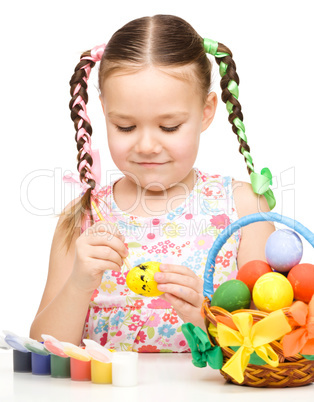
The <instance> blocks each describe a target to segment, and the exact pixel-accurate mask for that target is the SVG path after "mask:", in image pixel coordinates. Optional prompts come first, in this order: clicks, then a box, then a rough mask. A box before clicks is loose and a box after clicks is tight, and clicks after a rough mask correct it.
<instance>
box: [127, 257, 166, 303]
mask: <svg viewBox="0 0 314 402" xmlns="http://www.w3.org/2000/svg"><path fill="white" fill-rule="evenodd" d="M160 264H161V263H160V262H156V261H148V262H144V263H143V264H140V265H137V266H136V267H134V268H132V269H130V271H129V273H128V274H127V277H126V284H127V285H128V287H129V289H131V290H132V291H133V292H134V293H137V294H139V295H142V296H148V297H154V296H160V295H161V294H163V293H164V292H161V291H160V290H158V289H157V282H156V281H155V279H154V275H155V273H156V272H160V269H159V265H160Z"/></svg>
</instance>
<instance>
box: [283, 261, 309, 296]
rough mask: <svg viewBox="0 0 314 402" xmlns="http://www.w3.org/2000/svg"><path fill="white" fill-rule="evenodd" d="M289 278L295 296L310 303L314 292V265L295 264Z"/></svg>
mask: <svg viewBox="0 0 314 402" xmlns="http://www.w3.org/2000/svg"><path fill="white" fill-rule="evenodd" d="M287 279H288V280H289V282H290V283H291V285H292V287H293V292H294V298H295V299H296V300H301V301H303V302H305V303H309V302H310V300H311V298H312V296H313V294H314V265H313V264H298V265H295V266H294V267H293V268H292V269H291V270H290V272H289V274H288V277H287Z"/></svg>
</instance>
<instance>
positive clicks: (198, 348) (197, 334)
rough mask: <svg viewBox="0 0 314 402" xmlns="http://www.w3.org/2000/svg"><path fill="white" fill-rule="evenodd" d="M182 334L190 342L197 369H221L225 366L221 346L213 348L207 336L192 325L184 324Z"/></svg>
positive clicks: (193, 361)
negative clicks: (208, 367)
mask: <svg viewBox="0 0 314 402" xmlns="http://www.w3.org/2000/svg"><path fill="white" fill-rule="evenodd" d="M182 332H183V334H184V336H185V338H186V340H187V341H188V344H189V346H190V349H191V353H192V357H193V360H192V363H193V364H194V366H196V367H206V365H207V363H208V365H209V366H210V367H211V368H213V369H221V367H222V365H223V355H222V351H221V348H220V347H219V346H212V345H211V344H210V342H209V339H208V336H207V334H206V333H205V332H204V331H203V330H202V329H201V328H200V327H195V326H194V325H193V324H192V323H190V322H187V323H185V324H182Z"/></svg>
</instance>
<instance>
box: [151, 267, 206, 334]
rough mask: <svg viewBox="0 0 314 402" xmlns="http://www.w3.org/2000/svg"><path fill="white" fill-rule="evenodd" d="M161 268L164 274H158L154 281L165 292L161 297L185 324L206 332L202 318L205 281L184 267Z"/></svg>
mask: <svg viewBox="0 0 314 402" xmlns="http://www.w3.org/2000/svg"><path fill="white" fill-rule="evenodd" d="M159 268H160V271H162V272H161V273H160V272H157V273H156V274H155V275H154V279H155V281H156V282H158V286H157V287H158V289H159V290H160V291H162V292H165V293H164V294H162V295H161V296H159V297H160V298H162V299H164V300H166V301H167V302H169V303H170V304H171V305H172V307H173V308H174V309H175V310H176V312H177V314H178V316H179V317H180V318H181V319H182V320H183V321H184V322H191V323H192V324H194V325H195V326H199V327H201V328H202V329H204V330H205V331H206V329H205V324H204V319H203V318H202V316H201V307H202V303H203V300H204V296H203V280H202V279H201V278H199V277H198V276H197V275H195V273H194V272H193V271H192V270H191V269H189V268H187V267H185V266H183V265H174V264H160V267H159Z"/></svg>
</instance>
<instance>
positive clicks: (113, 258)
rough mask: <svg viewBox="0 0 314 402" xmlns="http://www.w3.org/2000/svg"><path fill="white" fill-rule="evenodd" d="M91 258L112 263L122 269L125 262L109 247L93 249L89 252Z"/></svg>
mask: <svg viewBox="0 0 314 402" xmlns="http://www.w3.org/2000/svg"><path fill="white" fill-rule="evenodd" d="M89 257H90V258H95V259H97V260H103V261H110V262H113V263H116V264H117V265H118V266H119V267H122V265H123V263H124V261H123V259H122V257H121V255H120V253H119V252H117V250H115V249H113V248H111V247H107V246H96V247H92V248H91V250H90V251H89Z"/></svg>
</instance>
